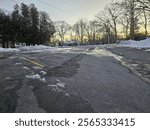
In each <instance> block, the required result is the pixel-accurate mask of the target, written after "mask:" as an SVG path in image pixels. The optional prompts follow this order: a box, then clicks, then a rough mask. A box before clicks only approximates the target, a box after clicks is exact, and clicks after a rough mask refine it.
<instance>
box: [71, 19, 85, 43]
mask: <svg viewBox="0 0 150 130" xmlns="http://www.w3.org/2000/svg"><path fill="white" fill-rule="evenodd" d="M85 27H86V22H85V21H84V20H83V19H80V20H79V21H77V23H76V24H75V25H74V26H73V28H74V31H75V33H76V35H77V37H78V39H79V40H80V41H81V43H83V38H84V34H85Z"/></svg>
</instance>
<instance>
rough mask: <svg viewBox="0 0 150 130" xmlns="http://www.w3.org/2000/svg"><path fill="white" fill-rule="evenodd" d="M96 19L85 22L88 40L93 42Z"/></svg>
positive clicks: (95, 31)
mask: <svg viewBox="0 0 150 130" xmlns="http://www.w3.org/2000/svg"><path fill="white" fill-rule="evenodd" d="M97 29H98V28H97V21H90V22H87V23H86V27H85V30H86V33H87V37H88V40H89V42H95V40H96V33H97Z"/></svg>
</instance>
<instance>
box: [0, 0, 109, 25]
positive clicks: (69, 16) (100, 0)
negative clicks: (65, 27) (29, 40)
mask: <svg viewBox="0 0 150 130" xmlns="http://www.w3.org/2000/svg"><path fill="white" fill-rule="evenodd" d="M111 1H112V0H0V8H3V9H7V10H9V11H11V10H12V9H13V5H14V4H15V3H17V4H20V3H22V2H23V3H25V4H31V3H34V4H35V5H36V7H37V8H38V9H39V10H40V11H46V12H47V13H49V15H50V16H51V19H52V20H53V21H57V20H65V21H66V22H68V23H69V24H74V23H75V22H76V21H77V20H78V19H80V18H87V19H93V18H94V16H95V15H96V14H97V13H98V12H99V11H100V10H103V8H104V7H105V5H106V4H107V3H109V2H111Z"/></svg>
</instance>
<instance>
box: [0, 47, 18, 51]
mask: <svg viewBox="0 0 150 130" xmlns="http://www.w3.org/2000/svg"><path fill="white" fill-rule="evenodd" d="M19 51H20V50H19V49H15V48H2V47H0V52H19Z"/></svg>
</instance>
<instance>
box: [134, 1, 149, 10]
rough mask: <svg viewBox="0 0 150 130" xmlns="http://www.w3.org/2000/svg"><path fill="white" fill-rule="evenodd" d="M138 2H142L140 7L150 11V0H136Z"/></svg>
mask: <svg viewBox="0 0 150 130" xmlns="http://www.w3.org/2000/svg"><path fill="white" fill-rule="evenodd" d="M136 1H137V2H138V3H140V7H141V8H142V9H143V8H144V10H146V11H148V12H149V11H150V0H136Z"/></svg>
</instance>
